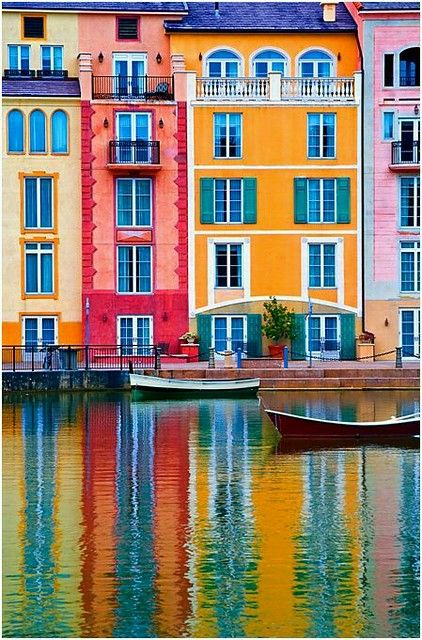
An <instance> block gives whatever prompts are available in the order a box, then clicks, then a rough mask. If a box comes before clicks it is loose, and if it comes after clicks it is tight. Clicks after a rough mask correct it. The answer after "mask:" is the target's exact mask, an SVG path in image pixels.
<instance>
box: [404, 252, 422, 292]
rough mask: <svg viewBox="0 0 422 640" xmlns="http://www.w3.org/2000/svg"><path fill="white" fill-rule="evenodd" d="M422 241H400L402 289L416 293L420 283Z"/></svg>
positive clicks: (419, 288)
mask: <svg viewBox="0 0 422 640" xmlns="http://www.w3.org/2000/svg"><path fill="white" fill-rule="evenodd" d="M420 255H421V250H420V242H401V243H400V290H401V291H402V292H403V293H416V292H418V291H420V290H421V285H420V268H421V267H420Z"/></svg>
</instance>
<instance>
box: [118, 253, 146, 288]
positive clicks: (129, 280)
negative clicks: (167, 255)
mask: <svg viewBox="0 0 422 640" xmlns="http://www.w3.org/2000/svg"><path fill="white" fill-rule="evenodd" d="M151 291H152V247H151V246H149V245H130V246H118V247H117V292H118V293H151Z"/></svg>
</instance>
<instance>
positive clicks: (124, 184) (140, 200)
mask: <svg viewBox="0 0 422 640" xmlns="http://www.w3.org/2000/svg"><path fill="white" fill-rule="evenodd" d="M151 209H152V201H151V180H150V179H149V178H145V179H144V178H118V179H117V180H116V210H117V226H119V227H150V226H151Z"/></svg>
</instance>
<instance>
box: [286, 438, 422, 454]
mask: <svg viewBox="0 0 422 640" xmlns="http://www.w3.org/2000/svg"><path fill="white" fill-rule="evenodd" d="M356 440H357V439H353V438H346V439H344V438H341V437H338V438H333V437H330V438H325V437H322V438H313V437H311V438H295V437H289V438H280V440H279V441H278V442H277V445H276V450H275V453H276V454H277V455H295V454H297V453H307V452H311V451H333V450H335V449H336V450H339V449H343V450H346V449H349V448H352V449H355V448H356V446H360V444H361V442H360V439H359V440H358V441H356ZM362 444H363V443H362ZM364 444H365V446H366V447H367V446H369V447H370V446H371V445H374V446H376V447H377V449H379V448H380V447H381V448H385V449H392V448H394V447H399V448H400V449H419V444H420V442H419V438H415V437H414V436H408V437H407V436H400V437H395V436H383V437H379V436H378V437H376V438H375V437H371V436H369V437H367V438H365V440H364Z"/></svg>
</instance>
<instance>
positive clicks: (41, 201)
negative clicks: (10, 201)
mask: <svg viewBox="0 0 422 640" xmlns="http://www.w3.org/2000/svg"><path fill="white" fill-rule="evenodd" d="M24 227H25V229H52V228H53V178H24Z"/></svg>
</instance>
